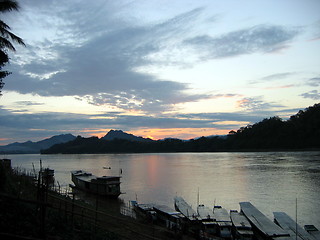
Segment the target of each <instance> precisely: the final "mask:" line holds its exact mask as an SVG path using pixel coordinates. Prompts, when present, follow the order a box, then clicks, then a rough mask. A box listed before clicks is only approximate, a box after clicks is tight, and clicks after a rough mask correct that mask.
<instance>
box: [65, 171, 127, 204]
mask: <svg viewBox="0 0 320 240" xmlns="http://www.w3.org/2000/svg"><path fill="white" fill-rule="evenodd" d="M71 179H72V182H73V183H74V184H75V186H76V187H77V188H79V189H81V190H84V191H86V192H90V193H94V194H98V195H101V196H105V197H110V198H117V197H118V196H119V195H120V194H121V191H120V177H119V176H102V177H97V176H95V175H92V173H89V172H86V171H83V170H76V171H71Z"/></svg>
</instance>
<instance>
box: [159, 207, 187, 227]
mask: <svg viewBox="0 0 320 240" xmlns="http://www.w3.org/2000/svg"><path fill="white" fill-rule="evenodd" d="M153 209H154V211H155V212H156V213H157V219H159V220H161V221H162V222H164V223H165V225H166V227H167V228H168V229H175V230H182V228H183V222H184V218H185V217H184V216H183V215H182V214H181V213H180V212H178V211H176V210H174V209H172V208H170V207H168V206H166V205H154V206H153Z"/></svg>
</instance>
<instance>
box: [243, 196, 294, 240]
mask: <svg viewBox="0 0 320 240" xmlns="http://www.w3.org/2000/svg"><path fill="white" fill-rule="evenodd" d="M240 207H241V212H242V213H243V214H244V215H245V216H246V217H247V219H248V220H249V222H250V223H251V226H252V227H253V230H254V232H255V235H256V236H258V239H268V240H269V239H283V240H288V239H291V237H290V234H289V233H288V232H287V231H285V230H284V229H282V228H281V227H279V226H278V225H276V224H275V223H274V222H272V221H271V220H270V219H269V218H267V217H266V216H265V215H264V214H263V213H262V212H260V211H259V210H258V209H257V208H256V207H255V206H253V205H252V204H251V203H250V202H240Z"/></svg>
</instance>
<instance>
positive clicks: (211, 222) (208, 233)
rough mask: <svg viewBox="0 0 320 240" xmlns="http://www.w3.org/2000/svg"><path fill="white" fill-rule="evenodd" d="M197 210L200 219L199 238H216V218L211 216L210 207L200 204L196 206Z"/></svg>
mask: <svg viewBox="0 0 320 240" xmlns="http://www.w3.org/2000/svg"><path fill="white" fill-rule="evenodd" d="M197 212H198V215H199V217H200V219H201V223H200V232H199V236H200V239H205V240H207V239H208V240H209V239H216V235H217V224H216V222H215V220H216V219H215V218H214V216H213V211H212V209H211V208H209V207H207V206H205V205H203V204H200V205H199V206H198V207H197Z"/></svg>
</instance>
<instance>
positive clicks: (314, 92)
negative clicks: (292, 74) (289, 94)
mask: <svg viewBox="0 0 320 240" xmlns="http://www.w3.org/2000/svg"><path fill="white" fill-rule="evenodd" d="M300 96H302V97H303V98H310V99H313V100H319V99H320V92H318V90H312V91H309V92H306V93H302V94H301V95H300Z"/></svg>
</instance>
